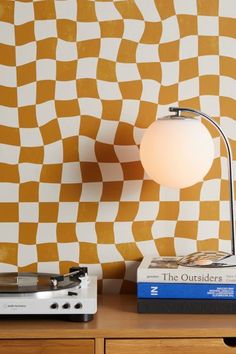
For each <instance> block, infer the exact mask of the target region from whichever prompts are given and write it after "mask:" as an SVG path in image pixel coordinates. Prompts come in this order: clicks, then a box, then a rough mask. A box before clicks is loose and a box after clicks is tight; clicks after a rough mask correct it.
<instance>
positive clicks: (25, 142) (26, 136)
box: [19, 128, 43, 147]
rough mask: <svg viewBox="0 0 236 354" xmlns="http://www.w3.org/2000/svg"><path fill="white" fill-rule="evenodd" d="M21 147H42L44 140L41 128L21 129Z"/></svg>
mask: <svg viewBox="0 0 236 354" xmlns="http://www.w3.org/2000/svg"><path fill="white" fill-rule="evenodd" d="M19 130H20V142H21V146H28V147H30V146H34V147H35V146H42V145H43V139H42V135H41V133H40V130H39V128H20V129H19Z"/></svg>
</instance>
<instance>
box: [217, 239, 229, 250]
mask: <svg viewBox="0 0 236 354" xmlns="http://www.w3.org/2000/svg"><path fill="white" fill-rule="evenodd" d="M218 242H219V243H218V245H219V250H221V251H224V252H228V253H231V252H232V248H231V242H230V241H229V240H221V239H219V241H218Z"/></svg>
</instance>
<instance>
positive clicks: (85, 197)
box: [80, 182, 103, 202]
mask: <svg viewBox="0 0 236 354" xmlns="http://www.w3.org/2000/svg"><path fill="white" fill-rule="evenodd" d="M102 190H103V183H102V182H90V183H83V184H82V192H81V196H80V201H81V202H99V201H100V199H101V196H102Z"/></svg>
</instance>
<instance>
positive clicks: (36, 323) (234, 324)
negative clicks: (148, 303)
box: [0, 295, 236, 339]
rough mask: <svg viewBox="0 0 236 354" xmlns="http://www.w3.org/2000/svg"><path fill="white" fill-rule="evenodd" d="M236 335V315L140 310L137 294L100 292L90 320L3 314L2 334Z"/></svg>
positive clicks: (8, 336)
mask: <svg viewBox="0 0 236 354" xmlns="http://www.w3.org/2000/svg"><path fill="white" fill-rule="evenodd" d="M94 337H96V338H99V337H101V338H102V337H106V338H112V337H113V338H114V337H115V338H122V337H126V338H137V337H140V338H152V337H159V338H165V337H169V338H170V337H236V315H218V314H217V315H207V314H206V315H200V314H199V315H198V314H197V315H195V314H194V315H193V314H138V313H137V299H136V297H135V295H100V296H99V297H98V312H97V314H96V315H95V316H94V319H93V320H92V321H90V322H88V323H78V322H67V321H65V320H63V319H62V318H61V317H57V316H54V317H52V316H50V317H48V316H46V317H45V316H20V317H19V316H12V317H11V316H0V338H1V339H3V338H94Z"/></svg>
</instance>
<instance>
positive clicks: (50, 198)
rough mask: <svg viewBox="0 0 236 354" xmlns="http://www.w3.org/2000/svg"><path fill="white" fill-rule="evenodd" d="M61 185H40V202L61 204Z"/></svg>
mask: <svg viewBox="0 0 236 354" xmlns="http://www.w3.org/2000/svg"><path fill="white" fill-rule="evenodd" d="M60 189H61V185H60V184H57V183H40V184H39V202H59V197H60Z"/></svg>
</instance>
